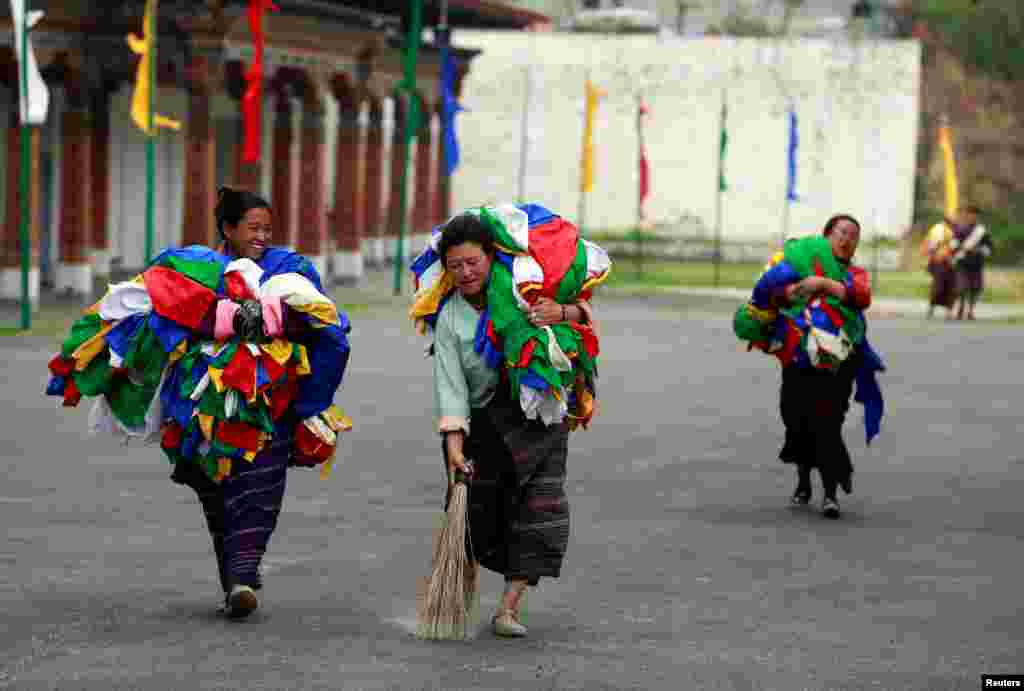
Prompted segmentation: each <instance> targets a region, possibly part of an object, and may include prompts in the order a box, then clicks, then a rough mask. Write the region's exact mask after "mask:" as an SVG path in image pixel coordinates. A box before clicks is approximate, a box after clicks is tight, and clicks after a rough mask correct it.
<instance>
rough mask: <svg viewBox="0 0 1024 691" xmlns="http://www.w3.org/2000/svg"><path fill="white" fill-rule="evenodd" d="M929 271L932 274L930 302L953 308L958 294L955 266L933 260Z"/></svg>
mask: <svg viewBox="0 0 1024 691" xmlns="http://www.w3.org/2000/svg"><path fill="white" fill-rule="evenodd" d="M928 273H930V274H931V275H932V288H931V292H930V295H929V304H931V305H938V306H940V307H945V308H947V309H952V307H953V303H955V302H956V296H957V281H956V272H955V271H953V267H951V266H950V265H949V264H946V263H944V262H932V263H931V264H929V265H928Z"/></svg>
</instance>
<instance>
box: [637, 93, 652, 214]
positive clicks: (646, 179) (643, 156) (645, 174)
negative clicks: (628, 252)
mask: <svg viewBox="0 0 1024 691" xmlns="http://www.w3.org/2000/svg"><path fill="white" fill-rule="evenodd" d="M649 113H650V111H649V110H648V108H647V104H646V103H644V102H643V100H641V101H640V108H639V113H638V117H639V122H638V125H637V136H638V137H639V140H640V162H639V164H640V219H641V220H643V219H644V217H645V215H646V214H645V213H644V202H646V201H647V198H648V197H649V196H650V194H651V169H650V164H649V163H648V161H647V144H646V143H645V141H644V129H643V125H644V120H645V119H646V116H647V115H648V114H649Z"/></svg>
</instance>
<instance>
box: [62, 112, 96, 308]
mask: <svg viewBox="0 0 1024 691" xmlns="http://www.w3.org/2000/svg"><path fill="white" fill-rule="evenodd" d="M69 101H70V102H71V103H72V104H73V102H74V99H69ZM60 147H61V166H60V181H61V182H60V189H61V194H60V209H59V213H60V236H59V238H58V247H59V249H60V257H59V263H58V264H57V275H56V281H55V283H56V289H57V292H58V293H64V294H70V295H72V296H76V297H87V296H89V295H92V264H91V263H90V261H89V256H88V245H89V244H90V242H91V238H92V231H91V227H92V194H91V192H90V186H91V180H90V178H91V175H90V174H89V173H90V172H91V171H92V163H91V160H92V148H93V143H92V122H91V115H90V113H89V112H88V111H87V110H86V109H85V108H82V107H80V106H75V105H71V107H69V108H68V109H67V110H65V111H64V113H63V114H62V115H61V141H60Z"/></svg>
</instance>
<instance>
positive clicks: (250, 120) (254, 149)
mask: <svg viewBox="0 0 1024 691" xmlns="http://www.w3.org/2000/svg"><path fill="white" fill-rule="evenodd" d="M268 11H273V12H276V11H277V5H275V4H274V2H273V0H249V31H251V32H252V46H253V58H252V64H251V65H249V69H248V71H246V73H245V81H246V87H245V93H244V94H243V95H242V123H243V128H244V139H243V143H242V160H243V161H244V162H245V163H256V162H257V161H259V160H260V148H261V147H260V144H261V138H262V135H261V128H260V126H261V125H262V123H263V48H264V45H265V44H266V36H265V35H264V33H263V15H264V13H266V12H268Z"/></svg>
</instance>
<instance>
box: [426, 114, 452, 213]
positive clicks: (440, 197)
mask: <svg viewBox="0 0 1024 691" xmlns="http://www.w3.org/2000/svg"><path fill="white" fill-rule="evenodd" d="M438 112H440V111H438ZM442 127H443V126H442ZM436 173H437V174H436V175H435V176H434V203H433V204H432V205H431V206H432V213H433V221H434V225H438V224H440V223H444V222H445V221H447V220H448V219H449V218H450V217H451V207H452V203H451V186H450V184H449V182H450V179H449V177H448V168H447V165H446V164H445V159H444V131H443V129H442V130H441V132H440V134H439V135H438V137H437V168H436Z"/></svg>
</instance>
